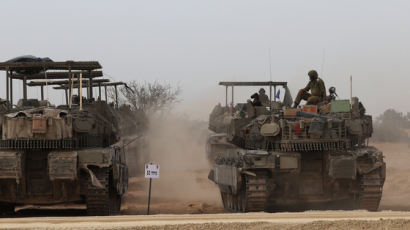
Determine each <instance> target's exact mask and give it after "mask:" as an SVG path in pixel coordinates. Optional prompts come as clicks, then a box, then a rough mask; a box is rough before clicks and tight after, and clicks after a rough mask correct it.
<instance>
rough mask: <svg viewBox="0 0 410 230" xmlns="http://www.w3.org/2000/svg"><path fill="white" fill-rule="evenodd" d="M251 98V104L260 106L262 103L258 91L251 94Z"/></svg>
mask: <svg viewBox="0 0 410 230" xmlns="http://www.w3.org/2000/svg"><path fill="white" fill-rule="evenodd" d="M251 98H252V99H253V101H252V105H253V106H262V103H261V101H260V100H259V94H258V93H254V94H252V96H251Z"/></svg>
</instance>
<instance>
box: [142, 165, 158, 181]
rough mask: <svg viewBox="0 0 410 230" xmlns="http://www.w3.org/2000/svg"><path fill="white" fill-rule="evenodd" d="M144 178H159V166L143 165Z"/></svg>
mask: <svg viewBox="0 0 410 230" xmlns="http://www.w3.org/2000/svg"><path fill="white" fill-rule="evenodd" d="M145 178H159V165H156V164H146V165H145Z"/></svg>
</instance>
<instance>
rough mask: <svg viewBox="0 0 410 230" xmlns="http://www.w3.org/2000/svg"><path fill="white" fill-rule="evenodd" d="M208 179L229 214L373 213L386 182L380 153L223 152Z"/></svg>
mask: <svg viewBox="0 0 410 230" xmlns="http://www.w3.org/2000/svg"><path fill="white" fill-rule="evenodd" d="M218 154H219V156H218V157H216V159H215V161H214V165H213V168H212V170H211V173H210V175H209V178H210V179H211V180H213V181H214V182H215V183H216V184H217V185H218V186H219V188H220V191H221V196H222V201H223V204H224V207H225V208H226V209H227V210H229V211H233V212H250V211H277V210H282V211H283V210H285V211H291V210H309V209H366V210H369V211H377V209H378V206H379V203H380V199H381V195H382V188H383V184H384V180H385V163H384V162H383V156H382V153H381V152H380V151H378V150H377V149H375V148H372V147H362V148H358V149H354V150H349V151H347V150H346V151H315V152H272V151H265V150H245V149H242V148H227V149H226V151H225V153H224V154H221V153H220V152H218Z"/></svg>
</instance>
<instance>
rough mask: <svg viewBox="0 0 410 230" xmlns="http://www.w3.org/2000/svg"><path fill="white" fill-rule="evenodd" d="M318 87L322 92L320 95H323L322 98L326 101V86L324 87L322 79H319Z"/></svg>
mask: <svg viewBox="0 0 410 230" xmlns="http://www.w3.org/2000/svg"><path fill="white" fill-rule="evenodd" d="M319 87H320V91H322V92H323V96H322V97H323V100H324V101H327V95H326V87H325V83H324V82H323V80H322V79H320V82H319Z"/></svg>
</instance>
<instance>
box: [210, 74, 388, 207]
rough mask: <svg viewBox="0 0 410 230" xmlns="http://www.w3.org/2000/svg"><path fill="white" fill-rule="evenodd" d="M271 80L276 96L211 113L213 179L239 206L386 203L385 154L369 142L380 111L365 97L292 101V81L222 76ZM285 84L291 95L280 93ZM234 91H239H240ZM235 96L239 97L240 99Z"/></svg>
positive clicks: (225, 200) (226, 202)
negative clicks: (372, 111) (370, 108)
mask: <svg viewBox="0 0 410 230" xmlns="http://www.w3.org/2000/svg"><path fill="white" fill-rule="evenodd" d="M220 85H223V86H225V87H226V91H227V94H226V95H228V88H229V87H231V88H232V91H233V88H234V87H239V86H254V87H255V86H262V87H268V88H269V92H270V96H271V97H270V99H269V101H271V102H270V103H269V101H268V103H267V104H266V103H265V104H263V105H262V106H253V104H252V103H251V102H250V101H248V102H247V103H238V104H237V105H233V102H232V104H231V106H228V98H226V106H225V107H223V106H221V105H220V104H219V105H217V106H216V107H215V108H214V110H213V111H212V113H211V115H210V121H209V122H210V123H209V129H210V131H211V134H210V135H209V137H208V142H207V155H208V159H209V160H210V162H211V164H212V169H211V171H210V174H209V178H210V179H211V180H212V181H214V182H215V183H216V184H217V185H218V186H219V189H220V191H221V196H222V201H223V205H224V207H225V209H227V210H229V211H232V212H251V211H275V210H307V209H366V210H370V211H376V210H378V207H379V203H380V199H381V196H382V188H383V184H384V181H385V177H386V164H385V162H384V161H383V154H382V152H381V151H379V150H377V149H376V148H374V147H370V146H367V144H366V143H367V140H368V139H369V138H370V137H371V134H372V132H373V129H372V117H371V116H369V115H366V114H365V109H364V106H363V105H362V104H361V103H360V102H359V100H358V98H352V100H351V101H350V100H332V101H331V102H330V103H329V104H319V105H314V106H302V107H301V108H290V106H291V103H292V98H291V96H290V92H289V89H288V88H287V83H286V82H221V83H220ZM278 87H281V90H282V92H285V93H284V99H283V100H282V101H280V100H279V99H277V98H276V97H275V98H274V99H273V100H272V94H273V95H277V88H278ZM232 97H233V94H232ZM232 101H233V98H232Z"/></svg>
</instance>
